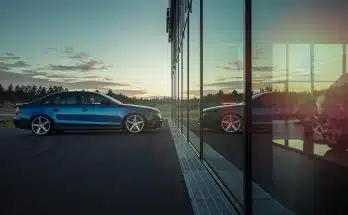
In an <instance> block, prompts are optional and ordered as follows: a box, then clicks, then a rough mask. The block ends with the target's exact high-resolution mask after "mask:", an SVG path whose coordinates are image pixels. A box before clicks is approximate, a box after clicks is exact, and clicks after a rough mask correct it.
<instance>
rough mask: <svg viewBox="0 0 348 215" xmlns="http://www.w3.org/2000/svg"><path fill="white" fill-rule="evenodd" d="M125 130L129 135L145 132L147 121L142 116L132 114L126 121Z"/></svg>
mask: <svg viewBox="0 0 348 215" xmlns="http://www.w3.org/2000/svg"><path fill="white" fill-rule="evenodd" d="M124 123H125V128H126V130H127V131H128V132H129V133H133V134H136V133H140V132H142V131H143V130H144V127H145V119H144V117H143V116H141V115H140V114H130V115H128V116H127V118H126V120H125V122H124Z"/></svg>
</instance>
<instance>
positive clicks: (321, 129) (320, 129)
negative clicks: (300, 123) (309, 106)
mask: <svg viewBox="0 0 348 215" xmlns="http://www.w3.org/2000/svg"><path fill="white" fill-rule="evenodd" d="M312 130H313V131H314V133H315V134H318V135H323V134H324V133H325V132H327V126H325V125H323V124H322V123H321V122H320V120H319V117H318V116H314V117H313V120H312Z"/></svg>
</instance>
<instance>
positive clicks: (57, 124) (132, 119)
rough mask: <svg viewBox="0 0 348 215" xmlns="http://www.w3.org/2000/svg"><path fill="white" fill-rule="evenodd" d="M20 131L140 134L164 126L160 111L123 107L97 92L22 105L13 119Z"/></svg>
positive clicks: (68, 94)
mask: <svg viewBox="0 0 348 215" xmlns="http://www.w3.org/2000/svg"><path fill="white" fill-rule="evenodd" d="M13 122H14V125H15V127H16V128H20V129H30V130H31V131H32V132H33V133H34V134H36V135H39V136H43V135H47V134H50V133H51V132H52V131H56V132H62V131H64V130H75V129H81V130H89V129H126V130H127V131H128V132H131V133H140V132H142V131H143V130H144V129H145V128H149V129H154V128H158V127H161V126H162V125H163V124H162V123H163V122H162V116H161V113H160V111H159V110H157V109H155V108H151V107H146V106H140V105H132V104H123V103H122V102H120V101H118V100H116V99H114V98H112V97H109V96H107V95H104V94H101V93H96V92H78V91H77V92H60V93H53V94H50V95H48V96H45V97H42V98H40V99H38V100H35V101H33V102H30V103H24V104H18V105H17V108H16V115H15V117H14V118H13Z"/></svg>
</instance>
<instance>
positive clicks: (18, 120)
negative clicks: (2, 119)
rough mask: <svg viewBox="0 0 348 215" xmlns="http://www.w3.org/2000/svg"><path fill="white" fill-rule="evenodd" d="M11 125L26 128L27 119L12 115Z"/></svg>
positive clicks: (27, 124)
mask: <svg viewBox="0 0 348 215" xmlns="http://www.w3.org/2000/svg"><path fill="white" fill-rule="evenodd" d="M13 125H14V126H15V127H16V128H19V129H28V128H29V120H28V119H24V118H21V117H19V116H15V117H13Z"/></svg>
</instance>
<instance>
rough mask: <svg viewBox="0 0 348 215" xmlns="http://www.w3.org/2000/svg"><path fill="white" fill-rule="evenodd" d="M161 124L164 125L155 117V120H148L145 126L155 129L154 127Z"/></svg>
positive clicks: (159, 126) (158, 126)
mask: <svg viewBox="0 0 348 215" xmlns="http://www.w3.org/2000/svg"><path fill="white" fill-rule="evenodd" d="M163 126H164V123H163V120H162V119H157V120H151V121H150V122H148V123H147V126H146V127H147V128H150V129H155V128H161V127H163Z"/></svg>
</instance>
